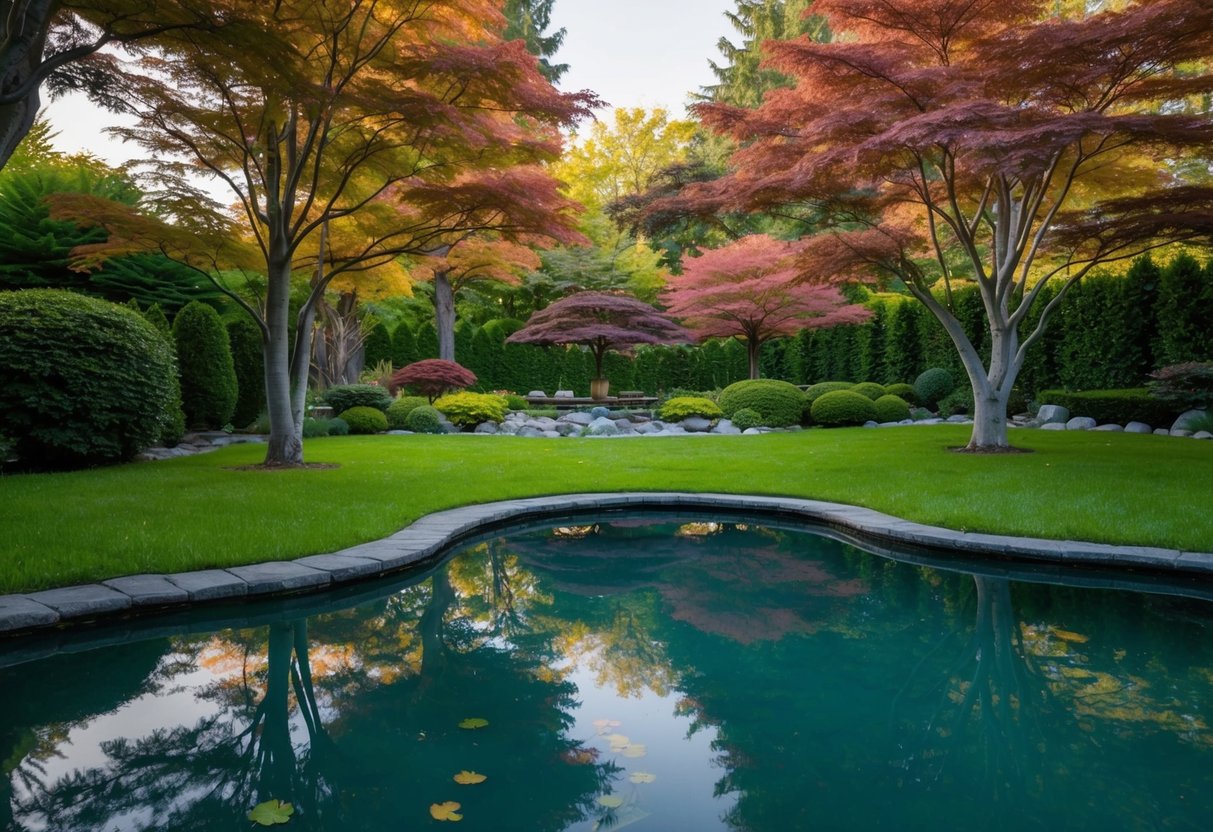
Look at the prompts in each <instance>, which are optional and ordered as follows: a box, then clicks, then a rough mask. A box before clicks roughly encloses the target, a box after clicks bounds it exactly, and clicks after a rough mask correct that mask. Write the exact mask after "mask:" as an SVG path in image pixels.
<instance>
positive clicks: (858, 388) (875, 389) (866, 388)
mask: <svg viewBox="0 0 1213 832" xmlns="http://www.w3.org/2000/svg"><path fill="white" fill-rule="evenodd" d="M851 389H852V390H854V391H855V392H856V393H858V394H859V395H861V396H867V397H868V398H869V399H871V400H872V401H876V400H877V399H879V398H880V397H881V396H883V395H884V394H885V393H886V392H888V391H886V390H885V389H884V385H883V384H877V383H876V382H874V381H864V382H860V383H859V384H855V385H852V387H851Z"/></svg>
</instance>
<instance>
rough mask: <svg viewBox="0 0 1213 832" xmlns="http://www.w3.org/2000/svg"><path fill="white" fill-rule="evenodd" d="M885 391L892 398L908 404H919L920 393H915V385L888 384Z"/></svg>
mask: <svg viewBox="0 0 1213 832" xmlns="http://www.w3.org/2000/svg"><path fill="white" fill-rule="evenodd" d="M884 391H885V393H887V394H889V395H890V396H896V397H897V398H899V399H901V400H902V401H904V402H905V403H906V404H911V405H915V404H918V393H916V392H915V391H914V385H913V384H900V383H899V384H886V385H885V388H884Z"/></svg>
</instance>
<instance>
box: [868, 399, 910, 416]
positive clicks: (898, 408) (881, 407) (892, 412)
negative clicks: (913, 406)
mask: <svg viewBox="0 0 1213 832" xmlns="http://www.w3.org/2000/svg"><path fill="white" fill-rule="evenodd" d="M872 405H873V406H874V407H875V408H876V421H877V422H900V421H902V420H903V419H909V418H910V405H909V404H908V403H906V400H905V399H903V398H901V397H900V396H894V395H892V394H888V395H884V396H881V397H880V398H879V399H877V400H876V401H874V402H872Z"/></svg>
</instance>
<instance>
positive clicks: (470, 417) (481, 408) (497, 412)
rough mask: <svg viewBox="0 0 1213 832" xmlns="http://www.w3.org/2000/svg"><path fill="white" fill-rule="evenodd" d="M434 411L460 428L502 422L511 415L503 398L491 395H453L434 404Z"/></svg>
mask: <svg viewBox="0 0 1213 832" xmlns="http://www.w3.org/2000/svg"><path fill="white" fill-rule="evenodd" d="M434 409H435V410H437V411H438V412H439V413H442V414H443V415H445V416H446V418H448V419H450V420H451V424H455V425H459V426H460V427H473V426H475V425H478V424H480V423H481V422H500V421H502V420H503V419H505V414H507V413H509V411H510V408H509V405H507V404H506V403H505V399H503V398H502V397H501V396H494V395H492V394H489V393H466V392H465V393H451V394H450V395H449V396H443V397H442V398H441V399H439V400H438V401H436V402H434Z"/></svg>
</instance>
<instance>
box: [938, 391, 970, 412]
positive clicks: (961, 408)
mask: <svg viewBox="0 0 1213 832" xmlns="http://www.w3.org/2000/svg"><path fill="white" fill-rule="evenodd" d="M936 407H937V408H938V410H939V415H940V416H943V417H944V418H947V417H948V416H959V415H961V414H962V413H963V414H966V415H972V413H973V388H972V387H970V386H969V385H967V384H966V385H964V386H962V387H957V388H956V389H955V390H953V391H952V392H951V393H949V394H948V395H946V396H944V397H943V398H942V399H940V400H939V404H937V405H936Z"/></svg>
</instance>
